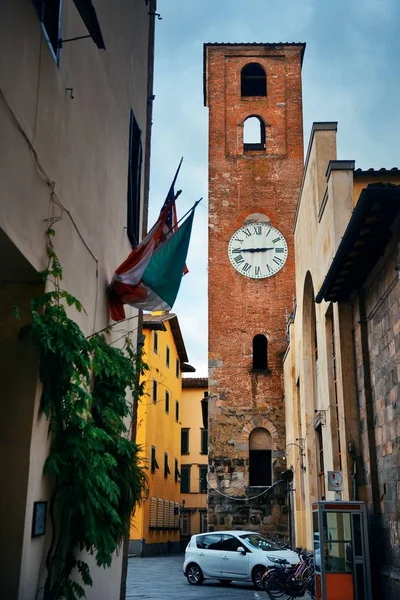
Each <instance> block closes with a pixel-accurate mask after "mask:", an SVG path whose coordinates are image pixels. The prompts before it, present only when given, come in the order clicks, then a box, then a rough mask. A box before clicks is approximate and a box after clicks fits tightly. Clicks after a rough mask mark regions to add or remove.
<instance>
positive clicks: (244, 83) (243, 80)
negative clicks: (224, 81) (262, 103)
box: [240, 61, 268, 98]
mask: <svg viewBox="0 0 400 600" xmlns="http://www.w3.org/2000/svg"><path fill="white" fill-rule="evenodd" d="M254 67H257V68H258V70H259V73H260V74H259V75H246V70H247V71H249V70H251V69H252V68H253V70H254ZM256 70H257V69H256ZM261 72H263V74H264V75H262V74H261ZM261 81H263V82H264V84H265V90H262V92H263V93H261V94H254V93H243V91H245V92H246V91H249V90H246V88H249V87H250V88H251V87H252V86H254V82H257V83H258V84H260V83H261ZM267 95H268V86H267V73H266V71H265V68H264V67H263V66H262V65H260V63H258V62H255V61H254V62H248V63H247V64H245V65H244V66H243V67H242V69H241V71H240V97H241V98H266V97H267Z"/></svg>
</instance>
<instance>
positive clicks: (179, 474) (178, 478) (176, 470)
mask: <svg viewBox="0 0 400 600" xmlns="http://www.w3.org/2000/svg"><path fill="white" fill-rule="evenodd" d="M180 480H181V473H180V471H179V463H178V459H177V458H176V459H175V482H177V481H180Z"/></svg>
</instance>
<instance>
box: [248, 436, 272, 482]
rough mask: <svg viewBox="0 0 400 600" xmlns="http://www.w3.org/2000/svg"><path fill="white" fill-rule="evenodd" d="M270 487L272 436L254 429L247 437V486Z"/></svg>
mask: <svg viewBox="0 0 400 600" xmlns="http://www.w3.org/2000/svg"><path fill="white" fill-rule="evenodd" d="M270 485H272V436H271V434H270V432H269V431H267V429H264V427H256V429H253V431H252V432H251V433H250V437H249V486H257V487H260V486H261V487H267V486H270Z"/></svg>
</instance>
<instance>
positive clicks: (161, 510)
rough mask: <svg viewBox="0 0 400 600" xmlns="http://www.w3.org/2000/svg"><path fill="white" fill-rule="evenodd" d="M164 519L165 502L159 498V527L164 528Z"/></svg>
mask: <svg viewBox="0 0 400 600" xmlns="http://www.w3.org/2000/svg"><path fill="white" fill-rule="evenodd" d="M163 519H164V500H161V498H157V527H162V526H163Z"/></svg>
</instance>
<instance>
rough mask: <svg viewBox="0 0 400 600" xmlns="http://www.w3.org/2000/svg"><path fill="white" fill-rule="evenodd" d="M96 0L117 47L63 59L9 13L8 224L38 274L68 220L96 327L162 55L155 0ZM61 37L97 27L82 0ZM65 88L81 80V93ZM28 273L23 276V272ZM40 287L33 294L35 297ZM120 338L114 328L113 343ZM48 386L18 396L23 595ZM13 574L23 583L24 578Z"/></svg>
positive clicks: (67, 237) (79, 289) (39, 551)
mask: <svg viewBox="0 0 400 600" xmlns="http://www.w3.org/2000/svg"><path fill="white" fill-rule="evenodd" d="M95 7H96V11H97V16H98V19H99V22H100V26H101V29H102V33H103V37H104V41H105V45H106V48H107V50H106V51H102V50H98V49H97V47H96V46H95V44H94V43H93V41H92V40H91V39H84V40H79V41H75V42H70V43H66V44H64V45H63V47H62V49H61V54H60V61H59V65H57V64H56V62H55V61H54V58H53V57H52V55H51V53H50V51H49V48H48V46H47V43H46V40H45V39H44V36H43V32H42V29H41V26H40V23H39V20H38V17H37V15H36V12H35V9H34V6H33V3H32V2H30V1H29V0H15V1H12V2H11V1H8V2H5V3H3V4H2V7H1V9H0V89H1V93H2V95H1V98H0V100H1V105H2V110H0V130H1V132H2V133H1V141H0V181H1V195H0V215H1V217H0V226H1V228H2V230H3V232H4V235H5V236H6V239H7V240H9V243H10V244H11V245H15V247H16V249H18V251H19V252H20V253H21V254H22V256H23V257H24V259H25V260H26V261H27V263H28V264H30V265H31V266H32V268H33V270H36V271H39V270H41V269H43V268H44V267H45V264H46V254H45V239H44V231H45V229H46V227H47V226H48V223H49V222H48V221H46V219H48V218H49V217H56V218H57V217H59V220H58V219H57V220H56V222H55V224H54V229H55V230H56V236H55V247H56V251H57V254H58V256H59V258H60V260H61V263H62V265H63V268H64V282H63V283H64V286H65V288H66V289H68V291H70V292H71V293H72V294H74V295H76V296H77V297H78V298H79V299H80V300H81V301H82V303H83V305H84V307H85V310H86V312H85V313H82V314H80V315H78V314H76V313H73V312H72V311H71V315H72V316H73V317H74V318H75V319H76V320H77V322H78V323H79V325H80V326H81V327H82V328H83V330H84V331H85V332H86V333H87V334H90V333H92V332H93V331H96V330H99V329H101V328H103V327H104V326H106V325H107V324H108V323H109V310H108V303H107V296H106V293H105V289H106V285H107V283H108V282H109V281H110V279H111V276H112V274H113V272H114V270H115V268H116V267H117V266H118V265H119V264H120V263H121V262H122V261H123V260H124V259H125V258H126V256H127V255H128V254H129V252H130V244H129V241H128V238H127V235H126V225H127V217H126V215H127V178H128V140H129V114H130V109H131V108H132V109H133V111H134V114H135V117H136V120H137V121H138V123H139V126H140V127H141V129H142V131H143V146H144V147H145V146H146V135H147V113H148V87H149V81H148V77H147V71H148V64H149V61H150V63H151V61H152V58H153V57H152V54H151V55H150V58H149V23H150V19H149V16H148V11H149V10H150V5H148V4H147V3H146V2H145V1H144V0H142V1H141V2H135V3H132V2H129V1H128V0H118V2H116V3H112V4H111V3H109V2H107V1H106V0H97V1H96V3H95ZM61 33H62V37H63V38H64V39H65V38H70V37H75V36H79V35H86V34H87V31H86V29H85V27H84V25H83V22H82V20H81V18H80V16H79V14H78V12H77V10H76V8H75V5H74V4H73V3H72V2H64V3H63V7H62V31H61ZM150 47H151V44H150ZM150 49H151V48H150ZM67 87H72V88H73V96H74V98H73V99H72V98H71V97H70V94H69V92H67V91H66V88H67ZM150 88H151V82H150ZM3 109H4V110H3ZM145 170H146V169H144V168H143V170H142V199H143V197H145V196H146V189H145V186H144V176H145V173H144V172H145ZM51 188H53V189H54V193H55V195H56V196H52V195H51ZM142 212H143V211H142ZM142 216H143V215H142ZM0 263H1V264H0V276H1V278H2V279H4V277H6V275H5V273H6V270H7V267H8V265H7V264H6V263H7V257H6V256H4V255H2V257H1V259H0ZM20 280H21V282H23V281H24V280H25V279H24V274H23V273H22V272H21V273H20ZM30 293H31V290H26V299H28V296H29V294H30ZM134 314H135V311H133V309H128V310H127V316H131V315H134ZM136 327H137V320H135V319H134V320H133V321H132V322H131V326H129V328H130V329H132V330H133V331H135V329H136ZM116 337H117V335H114V336H113V335H111V336H110V340H112V339H113V338H116ZM26 368H27V369H28V365H27V366H26ZM29 368H30V367H29ZM14 374H15V376H17V371H15V372H14ZM21 377H23V375H21ZM39 391H40V390H39V388H38V389H37V391H35V390H32V391H31V394H30V396H31V397H30V399H29V401H27V400H26V399H25V396H26V390H25V391H23V392H22V391H21V392H18V393H17V398H18V402H20V403H21V404H22V403H24V405H26V404H27V403H28V406H30V410H29V413H27V415H28V414H30V415H31V424H30V427H28V425H27V431H29V429H31V433H30V435H29V438H28V433H27V437H24V438H23V439H21V445H20V450H21V452H23V460H24V461H25V463H27V464H28V465H29V467H28V473H27V472H26V471H25V472H24V471H22V470H21V471H20V477H21V480H20V484H21V485H22V484H24V485H26V488H27V492H23V491H22V489H21V490H20V491H19V497H18V502H21V501H22V502H23V503H24V504H25V506H26V511H25V517H24V535H23V546H22V548H23V549H22V558H21V561H20V565H19V567H20V576H19V583H18V584H17V587H18V588H19V594H18V600H31V599H33V598H35V597H36V591H37V587H38V586H39V585H40V582H42V581H43V576H44V568H43V552H44V548H45V545H46V543H47V541H48V540H47V538H46V539H45V538H37V539H32V538H31V523H32V509H33V502H34V501H35V500H38V499H47V498H48V496H47V492H46V486H45V482H44V481H43V478H42V468H43V462H44V460H45V458H46V454H47V445H48V436H47V423H46V422H44V420H43V419H40V418H38V410H39V396H40V394H39ZM3 402H4V400H3ZM27 415H25V418H28V417H27ZM15 426H17V425H15ZM27 442H29V443H28V446H29V447H27ZM2 462H4V461H2ZM3 493H5V492H3ZM3 518H4V517H3ZM121 561H122V555H121V554H120V555H119V556H118V557H116V558H115V560H114V562H113V567H112V568H111V569H108V570H102V569H101V570H98V569H97V568H96V567H95V566H93V568H92V573H93V575H94V577H93V578H94V586H93V588H91V589H88V590H87V597H88V598H89V600H90V599H94V598H96V600H98V599H101V598H104V600H106V599H107V600H109V599H111V598H118V597H119V587H120V580H121ZM11 570H12V569H11ZM11 570H8V571H5V572H4V571H3V573H7V572H10V571H11ZM11 580H13V583H12V585H15V576H14V575H11V576H10V581H11ZM4 581H5V579H4V577H3V575H2V584H3V582H4ZM0 589H1V588H0ZM0 595H1V593H0ZM14 597H15V598H17V596H14Z"/></svg>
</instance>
